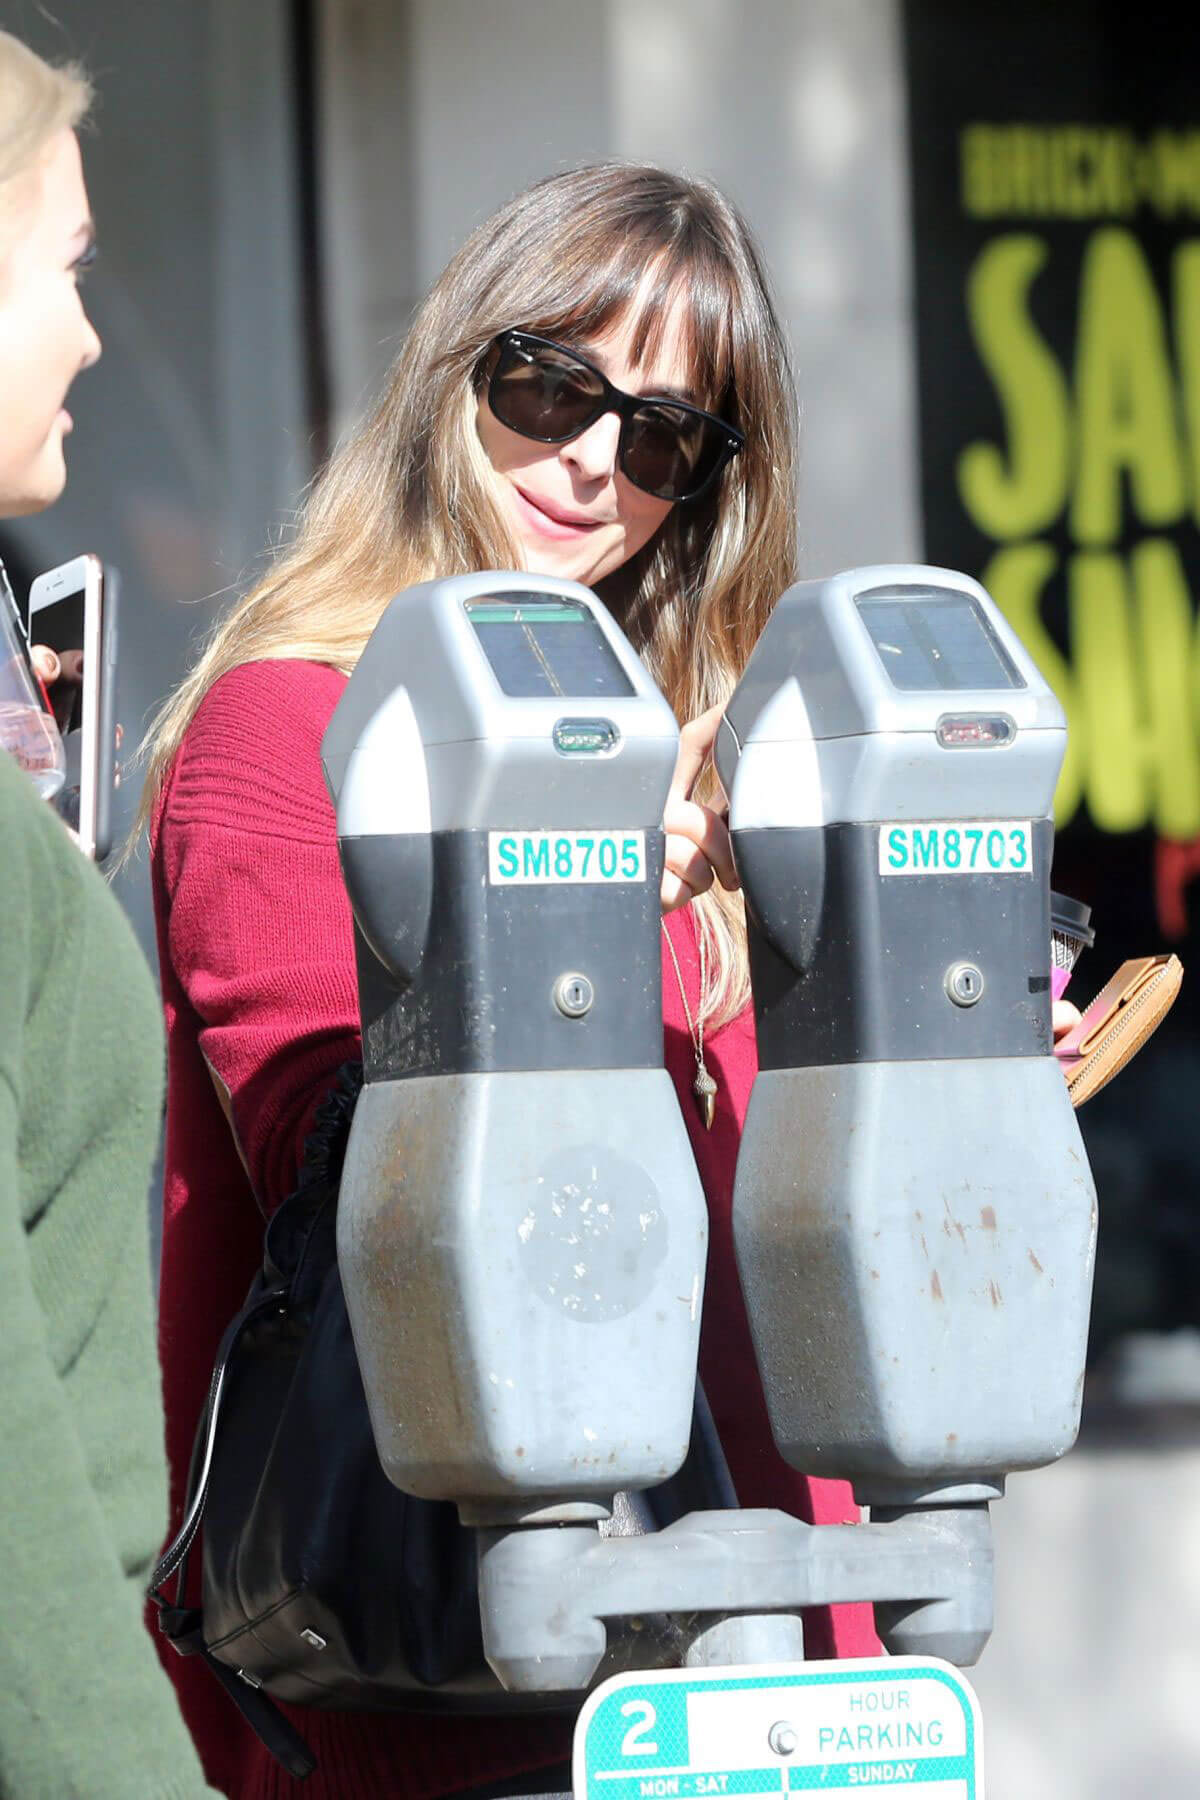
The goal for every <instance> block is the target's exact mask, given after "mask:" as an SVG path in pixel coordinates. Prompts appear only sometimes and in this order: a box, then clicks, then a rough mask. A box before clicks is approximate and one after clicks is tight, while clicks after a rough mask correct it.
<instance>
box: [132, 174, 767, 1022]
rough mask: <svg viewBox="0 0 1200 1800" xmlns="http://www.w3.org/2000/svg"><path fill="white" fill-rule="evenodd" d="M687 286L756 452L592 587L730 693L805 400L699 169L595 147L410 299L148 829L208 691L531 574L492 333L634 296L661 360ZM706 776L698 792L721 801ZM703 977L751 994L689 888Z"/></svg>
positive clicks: (234, 630)
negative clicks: (484, 397)
mask: <svg viewBox="0 0 1200 1800" xmlns="http://www.w3.org/2000/svg"><path fill="white" fill-rule="evenodd" d="M681 292H682V293H683V294H684V295H685V297H686V301H687V308H686V312H687V317H688V320H689V332H688V336H689V344H688V350H689V360H690V363H691V369H692V382H693V384H694V386H695V388H696V391H697V395H698V398H699V403H700V404H701V405H702V406H706V407H708V408H710V409H711V410H713V411H717V412H720V413H722V414H723V415H724V416H725V417H726V418H728V419H729V420H730V421H731V422H732V423H734V424H736V425H738V426H739V427H740V428H741V430H742V431H743V432H744V433H745V435H746V446H745V449H744V451H743V452H742V454H741V455H740V456H737V457H735V458H734V460H733V462H732V463H731V465H730V466H729V468H728V469H727V470H726V471H725V472H724V473H723V475H722V476H721V478H720V480H719V481H718V483H717V484H716V486H715V488H714V490H713V491H712V492H711V493H709V494H708V495H706V496H704V497H703V498H702V499H701V500H699V501H697V502H694V503H691V504H687V505H680V506H676V507H675V508H673V510H672V511H671V513H670V514H669V515H668V517H667V519H666V521H665V523H664V524H663V526H662V527H661V528H660V530H659V531H658V533H657V534H656V535H655V537H654V538H653V539H652V540H651V542H650V543H649V544H648V545H647V546H646V548H645V549H644V550H643V551H641V552H640V553H639V554H638V555H637V556H635V557H634V558H632V559H631V560H630V562H628V563H627V564H626V565H625V566H624V567H623V568H621V569H618V570H617V571H616V572H615V573H614V574H612V575H610V576H608V577H607V578H606V579H605V580H604V581H602V582H601V583H599V585H598V592H599V593H600V595H601V597H602V598H603V600H604V601H605V603H606V604H607V605H608V606H609V608H610V609H611V611H612V612H613V614H614V616H615V617H616V618H617V620H618V621H619V623H620V624H621V625H622V627H623V629H624V630H625V631H626V633H627V634H628V635H629V637H630V638H631V640H632V641H633V643H634V644H635V646H636V647H637V649H638V650H639V651H640V653H641V654H642V656H643V658H644V659H645V661H646V663H647V665H648V666H649V668H650V670H651V672H652V674H653V675H654V677H655V679H656V680H657V681H658V683H659V685H660V686H661V688H662V689H663V691H664V693H665V694H666V695H667V698H668V699H669V701H670V702H671V705H672V706H673V708H674V710H675V713H676V716H677V717H678V718H679V719H680V720H687V719H690V718H694V717H695V716H696V714H697V713H700V712H702V711H704V710H705V709H706V708H707V707H710V706H713V705H715V704H717V703H718V702H720V701H724V700H725V699H727V698H728V696H729V693H730V691H731V690H732V688H733V686H734V684H735V683H736V681H737V678H738V675H739V674H740V672H741V670H742V668H743V667H744V665H745V662H746V659H747V657H748V656H749V654H750V651H751V649H752V648H753V646H754V644H755V642H756V640H757V638H758V635H759V633H760V632H761V630H762V628H763V625H764V624H765V623H766V620H767V616H768V614H769V612H770V610H771V607H772V605H773V604H774V602H775V600H776V599H777V598H778V596H779V595H780V594H781V593H782V592H783V590H784V588H785V587H786V586H787V585H788V584H789V582H790V581H791V580H792V579H793V577H794V560H795V549H794V503H795V461H796V449H795V399H794V389H793V384H792V380H791V373H790V367H789V358H788V353H787V348H786V345H785V342H784V339H783V334H782V332H781V331H780V328H779V323H778V320H777V319H776V316H775V312H774V309H773V307H772V304H771V300H770V297H769V294H768V290H767V284H766V280H765V277H764V274H763V269H762V266H761V263H760V260H759V257H758V254H757V252H756V250H755V247H754V244H753V241H752V239H751V237H750V233H749V231H748V229H747V227H746V225H745V223H744V222H743V220H742V219H741V218H740V216H739V214H738V213H737V211H736V210H735V208H734V207H733V206H731V204H730V203H729V201H728V200H727V199H725V197H724V196H723V195H722V194H721V193H720V192H718V190H717V189H716V188H715V187H713V186H711V185H710V184H709V183H708V182H704V181H697V180H692V179H689V178H686V177H683V176H679V175H673V174H669V173H667V172H665V171H664V170H661V169H657V168H650V167H644V166H634V165H628V164H624V163H614V162H608V163H601V164H595V165H590V166H588V167H584V168H579V169H574V170H571V171H569V172H567V173H565V174H561V175H554V176H551V177H549V178H548V179H547V180H545V181H541V182H538V183H537V184H536V185H535V186H534V187H532V188H530V189H528V190H527V191H526V192H525V193H523V194H521V195H519V196H518V197H517V198H516V199H515V200H512V201H510V202H509V204H508V205H507V206H505V207H503V208H502V209H501V210H500V211H499V212H498V213H496V214H495V215H494V216H493V217H492V218H490V219H489V220H487V221H486V223H484V224H483V225H481V226H480V227H479V228H478V229H477V230H476V231H475V232H474V233H473V234H472V235H471V237H470V238H468V240H467V242H466V243H465V244H464V245H463V247H462V249H461V250H460V251H459V252H458V254H457V255H456V256H455V257H454V259H453V260H452V261H451V263H450V264H449V266H448V267H447V268H446V270H445V271H444V273H443V274H442V276H441V277H440V279H439V280H438V281H437V282H436V284H435V285H434V287H433V289H432V291H431V292H430V294H429V296H428V298H427V299H426V301H425V302H424V304H423V305H422V307H421V308H420V310H419V311H418V313H417V316H416V319H415V321H414V323H413V326H412V329H411V330H410V332H409V334H408V337H407V339H406V340H405V343H404V345H403V347H402V349H401V351H400V353H399V355H398V356H397V358H396V361H395V363H394V365H393V367H392V370H391V373H390V375H389V378H388V381H387V384H386V386H385V388H384V391H383V394H382V396H381V398H380V399H379V401H378V402H377V404H376V405H375V407H374V409H373V411H372V412H371V413H370V415H369V416H368V418H367V419H366V421H365V422H364V423H363V424H362V425H361V426H360V427H359V429H358V430H357V431H355V432H354V433H353V434H352V435H351V436H350V438H349V439H348V440H347V441H346V442H345V443H344V444H343V445H342V446H341V447H340V448H339V449H338V450H337V451H336V452H335V454H334V455H333V457H332V458H331V460H330V462H329V464H328V466H327V467H326V468H325V470H324V472H323V473H322V474H321V475H320V476H319V478H318V479H317V481H316V482H315V483H314V485H313V488H312V491H311V494H310V496H309V499H308V503H307V505H306V506H305V508H304V510H303V512H302V514H301V517H300V522H299V527H298V530H297V532H296V536H295V538H294V540H293V542H292V543H291V544H290V545H289V546H288V547H287V548H286V549H285V550H284V551H283V552H282V553H281V554H280V555H279V557H278V558H277V560H276V561H275V563H274V565H273V567H272V568H271V569H270V571H269V572H268V574H267V575H266V576H265V578H264V579H263V580H262V581H260V582H259V583H258V585H257V586H256V587H254V588H253V589H252V590H251V591H250V592H249V593H248V594H247V595H246V596H245V597H244V598H243V599H242V600H241V601H239V602H238V603H237V604H236V605H235V606H234V607H233V609H232V611H231V612H230V613H229V615H228V616H227V617H226V618H225V619H223V620H222V621H221V623H220V624H219V625H218V626H217V627H216V629H215V630H214V631H213V633H212V635H211V637H210V639H209V641H208V643H207V646H206V647H205V649H204V651H203V653H202V654H201V656H200V658H199V660H198V661H197V662H196V664H195V666H194V667H193V669H192V670H191V672H190V674H189V675H188V676H187V678H186V679H185V681H184V682H183V684H182V686H181V687H180V688H179V689H178V690H177V692H176V693H175V694H173V695H172V696H171V698H170V699H169V700H168V701H167V702H166V704H165V705H164V706H163V708H162V709H161V711H160V712H159V714H158V716H157V718H156V719H155V720H154V722H153V724H152V726H151V728H150V732H149V734H148V737H147V741H146V742H147V747H148V748H149V752H150V760H149V770H148V777H147V782H146V789H145V792H144V794H143V797H142V804H141V809H140V812H139V815H138V820H137V824H136V826H135V835H136V833H137V832H138V831H139V830H140V829H141V828H142V826H144V825H145V823H146V821H147V819H148V818H149V815H150V812H151V810H152V808H153V804H154V800H155V796H156V795H157V793H158V791H159V789H160V787H161V785H162V783H163V780H164V779H165V777H166V774H167V772H168V770H169V768H170V765H171V762H172V760H173V758H174V756H175V755H176V752H177V751H178V749H179V746H180V743H181V741H182V739H183V735H184V732H185V731H186V729H187V726H188V723H189V721H190V720H191V718H192V715H193V713H194V712H195V710H196V708H197V706H198V705H199V704H200V701H201V700H202V699H203V697H204V695H205V694H206V693H207V691H208V689H209V688H210V687H211V686H212V684H213V682H215V681H216V680H217V679H218V678H219V677H220V676H221V675H223V674H225V673H226V672H227V671H228V670H230V669H232V668H234V667H235V666H237V665H238V664H240V663H244V662H254V661H261V660H264V659H267V658H271V657H300V658H308V659H311V660H314V661H319V662H326V663H331V664H333V665H334V666H336V667H337V668H340V669H344V670H346V671H349V670H350V669H352V668H353V666H354V664H355V662H356V661H357V659H358V657H359V655H360V654H361V652H362V649H363V646H364V644H365V643H366V640H367V638H368V637H369V636H370V634H371V632H372V630H373V629H374V627H375V625H376V623H377V622H378V619H379V616H380V614H381V612H382V611H383V609H384V607H385V606H386V605H387V603H388V601H389V600H390V599H391V598H392V596H393V595H394V594H395V593H397V592H398V591H399V590H400V589H402V588H405V587H408V586H410V585H412V584H413V583H415V582H417V581H422V580H427V579H429V578H430V577H431V576H434V575H451V574H458V573H465V572H468V571H471V570H476V569H488V568H501V569H503V568H519V567H520V566H521V560H522V558H521V549H520V546H519V545H518V544H517V543H515V542H514V541H513V539H512V538H511V536H510V534H509V531H508V529H507V527H506V525H505V522H504V519H503V516H502V514H501V511H500V507H499V504H498V500H497V498H496V493H495V484H494V478H493V476H492V471H491V467H490V464H489V463H488V461H487V458H486V456H485V454H484V451H483V448H482V446H481V444H480V442H479V437H478V433H477V431H476V428H475V413H476V405H477V395H478V391H479V387H480V384H481V382H482V380H483V375H484V369H485V365H486V362H487V356H488V351H489V349H490V347H491V345H492V343H493V341H494V339H495V338H496V337H497V336H498V334H499V333H500V332H502V331H504V330H506V329H507V328H509V327H511V326H521V327H523V328H524V329H526V330H529V331H536V332H539V333H542V334H543V335H545V336H548V337H558V338H566V339H568V340H569V341H576V342H580V343H584V344H586V343H588V342H589V341H590V340H593V339H595V338H597V337H600V336H602V335H603V334H604V332H605V331H606V330H607V329H609V328H610V327H611V326H612V325H613V324H615V323H616V322H617V321H618V320H622V319H624V318H625V316H626V315H627V314H628V313H629V312H630V309H631V307H633V306H635V305H636V307H637V316H636V318H635V319H634V320H633V325H634V356H635V360H641V359H642V358H644V357H645V356H647V355H653V354H654V353H655V351H656V349H657V341H656V340H657V339H658V337H659V336H660V335H661V332H662V329H663V320H664V317H665V316H666V314H667V313H668V311H669V310H670V309H669V307H668V305H667V304H666V302H668V301H669V300H671V299H672V298H673V297H674V296H675V295H676V294H677V293H681ZM715 789H716V778H715V775H714V774H713V773H712V771H711V770H706V771H705V775H704V777H703V779H702V782H701V784H700V785H699V786H698V788H697V798H699V799H701V800H703V799H705V798H708V799H711V798H712V795H713V793H714V792H715ZM697 905H698V924H699V928H700V930H701V931H702V932H703V933H704V934H705V938H706V940H707V947H708V949H709V952H710V954H709V957H708V963H709V968H710V970H711V971H712V975H711V978H710V980H709V983H708V991H707V992H706V994H705V995H704V997H703V1012H704V1016H705V1018H706V1019H708V1020H713V1021H716V1022H719V1021H720V1020H722V1019H724V1018H728V1017H730V1016H731V1015H732V1014H733V1013H734V1012H736V1011H737V1010H739V1009H740V1007H741V1006H742V1005H744V1004H745V1002H746V999H747V998H748V995H749V974H748V968H747V958H746V947H745V928H744V918H743V914H742V911H741V904H740V898H739V897H738V896H736V895H729V894H726V893H724V892H723V891H718V890H714V891H713V892H712V893H711V894H709V895H705V896H703V897H702V899H701V900H700V901H699V902H698V903H697Z"/></svg>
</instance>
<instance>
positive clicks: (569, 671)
mask: <svg viewBox="0 0 1200 1800" xmlns="http://www.w3.org/2000/svg"><path fill="white" fill-rule="evenodd" d="M466 611H467V617H468V618H469V619H470V621H471V626H472V629H473V630H474V632H475V636H476V637H477V638H478V639H479V642H480V644H481V645H482V647H483V653H484V655H485V656H486V657H487V659H488V663H489V665H490V667H491V671H492V674H493V675H494V676H495V677H496V680H497V681H498V682H499V683H500V687H501V691H502V692H503V693H505V694H509V695H511V696H512V697H513V698H514V699H521V700H539V699H545V698H546V697H547V696H551V697H556V696H561V697H562V698H564V699H565V698H571V699H584V698H591V697H600V696H612V695H629V694H632V693H633V691H634V690H633V684H632V683H631V682H630V680H629V677H628V676H627V675H626V673H625V671H624V669H623V668H622V667H621V664H620V662H619V661H618V659H617V657H616V655H615V653H614V651H613V649H612V646H611V645H610V643H609V642H608V639H607V638H606V637H605V635H604V633H603V632H602V631H601V629H600V627H599V625H597V623H596V621H595V619H594V618H593V617H592V615H591V613H590V612H589V611H588V610H587V608H586V607H585V606H580V605H579V604H578V603H577V602H576V601H573V600H546V599H545V598H544V597H542V596H540V595H539V596H531V597H530V599H528V600H525V599H521V598H517V599H513V600H498V599H497V600H468V601H467V603H466Z"/></svg>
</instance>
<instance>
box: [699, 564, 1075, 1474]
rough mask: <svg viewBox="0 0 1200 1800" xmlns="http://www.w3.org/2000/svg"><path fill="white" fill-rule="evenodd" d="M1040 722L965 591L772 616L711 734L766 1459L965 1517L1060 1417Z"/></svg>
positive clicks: (1063, 1244) (1050, 760)
mask: <svg viewBox="0 0 1200 1800" xmlns="http://www.w3.org/2000/svg"><path fill="white" fill-rule="evenodd" d="M1065 742H1066V729H1065V721H1064V718H1063V714H1062V711H1061V708H1060V707H1059V705H1058V703H1057V701H1056V700H1055V698H1054V695H1053V694H1052V692H1051V690H1050V689H1049V687H1048V685H1047V684H1046V682H1045V681H1044V680H1043V678H1042V677H1041V675H1040V674H1039V672H1038V670H1037V668H1036V666H1035V665H1034V663H1033V661H1032V659H1031V658H1030V657H1029V655H1028V653H1027V652H1026V651H1025V649H1024V647H1023V646H1022V645H1021V643H1020V641H1019V640H1018V639H1017V637H1016V636H1015V634H1014V633H1013V632H1012V630H1011V628H1010V627H1009V625H1008V624H1007V622H1006V620H1005V619H1004V618H1003V616H1002V615H1001V614H1000V612H999V611H998V609H997V608H996V607H995V605H994V604H993V602H992V601H991V600H990V598H989V597H988V595H987V594H986V593H985V591H984V590H983V589H982V588H981V587H980V586H979V584H978V583H977V582H974V581H972V580H971V579H970V578H969V577H967V576H965V575H960V574H956V573H952V572H949V571H946V570H939V569H932V568H924V567H903V566H889V567H882V568H868V569H857V570H851V571H849V572H848V573H845V574H842V575H838V576H834V577H832V578H831V579H829V580H827V581H814V582H805V583H801V584H799V585H798V586H796V587H794V588H792V589H790V590H789V592H788V593H786V594H785V595H784V596H783V598H782V599H781V600H780V602H779V603H778V606H777V607H776V609H775V612H774V614H773V616H772V618H771V620H770V622H769V624H768V626H767V628H766V630H765V632H764V633H763V636H762V638H761V640H760V642H759V644H758V646H757V648H756V650H755V653H754V655H753V657H752V658H751V660H750V663H749V665H748V666H747V669H746V672H745V675H744V677H743V679H742V681H741V683H740V684H739V686H738V688H737V690H736V691H735V693H734V695H733V697H732V699H731V700H730V703H729V706H728V708H727V710H726V715H725V719H724V721H723V723H722V726H721V730H720V732H719V734H718V740H717V748H716V756H717V765H718V769H719V772H720V774H721V778H722V780H723V782H724V784H725V787H726V790H727V792H728V794H729V796H730V826H731V832H732V836H733V844H734V854H735V857H736V859H737V864H738V869H739V872H740V874H741V877H742V882H743V886H744V889H745V894H746V904H747V911H748V915H749V919H750V953H751V970H752V977H753V985H754V997H755V1012H756V1026H757V1035H758V1050H759V1068H760V1073H759V1076H758V1079H757V1081H756V1084H755V1088H754V1092H753V1094H752V1097H751V1102H750V1109H749V1112H748V1115H747V1120H746V1127H745V1132H744V1136H743V1142H742V1148H741V1154H740V1158H739V1163H738V1172H737V1184H736V1190H735V1200H734V1224H735V1236H736V1242H737V1249H738V1258H739V1267H740V1270H741V1274H742V1280H743V1285H744V1287H745V1289H746V1295H747V1303H748V1307H749V1311H750V1315H751V1320H752V1327H753V1331H754V1336H755V1344H756V1350H757V1354H758V1358H759V1364H760V1368H761V1371H762V1375H763V1380H764V1386H765V1388H766V1392H767V1398H768V1405H769V1408H770V1411H771V1416H772V1424H773V1428H774V1431H775V1435H776V1439H777V1441H778V1443H779V1447H780V1450H781V1452H782V1454H783V1455H784V1456H785V1457H786V1458H787V1459H788V1460H789V1461H791V1462H793V1463H794V1464H795V1465H796V1466H797V1467H801V1468H804V1469H806V1470H808V1471H809V1472H816V1473H827V1474H831V1475H839V1476H846V1477H849V1478H850V1479H852V1480H854V1481H855V1483H856V1486H857V1489H858V1491H859V1493H860V1496H861V1497H864V1498H868V1499H871V1500H873V1501H876V1502H879V1503H884V1502H889V1503H893V1504H897V1505H900V1504H907V1503H909V1502H913V1503H917V1502H925V1501H928V1500H930V1499H931V1498H937V1499H938V1500H940V1501H942V1502H950V1501H952V1500H967V1501H970V1500H972V1499H980V1498H984V1497H986V1496H987V1495H989V1494H993V1493H995V1492H997V1491H999V1488H1000V1486H1001V1484H1002V1481H1003V1476H1004V1473H1005V1472H1006V1471H1007V1470H1010V1469H1016V1468H1026V1467H1032V1466H1034V1465H1036V1464H1038V1463H1042V1462H1047V1461H1050V1460H1051V1459H1053V1458H1054V1457H1056V1456H1058V1455H1061V1454H1062V1452H1063V1451H1064V1450H1065V1449H1067V1448H1068V1447H1069V1446H1070V1444H1071V1443H1072V1442H1073V1440H1074V1437H1075V1433H1076V1430H1077V1427H1078V1418H1079V1396H1080V1390H1081V1376H1082V1369H1083V1357H1084V1350H1085V1344H1086V1331H1087V1316H1088V1304H1089V1299H1090V1287H1091V1266H1092V1254H1093V1245H1094V1230H1095V1206H1094V1192H1093V1189H1092V1185H1091V1179H1090V1175H1089V1173H1088V1168H1087V1160H1086V1156H1085V1155H1084V1151H1083V1146H1082V1143H1081V1141H1080V1137H1079V1132H1078V1128H1077V1125H1076V1123H1075V1117H1074V1113H1073V1111H1072V1109H1071V1106H1070V1102H1069V1100H1068V1098H1067V1094H1066V1090H1065V1084H1064V1083H1063V1080H1062V1077H1061V1073H1060V1071H1059V1069H1058V1067H1057V1065H1056V1063H1055V1061H1054V1059H1053V1058H1052V1056H1051V1055H1050V1054H1049V1052H1050V1049H1051V1029H1050V979H1049V946H1050V923H1049V877H1050V863H1051V857H1052V853H1053V821H1052V818H1051V806H1052V798H1053V793H1054V786H1055V782H1056V779H1057V775H1058V771H1059V767H1060V765H1061V762H1062V757H1063V752H1064V748H1065Z"/></svg>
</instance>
